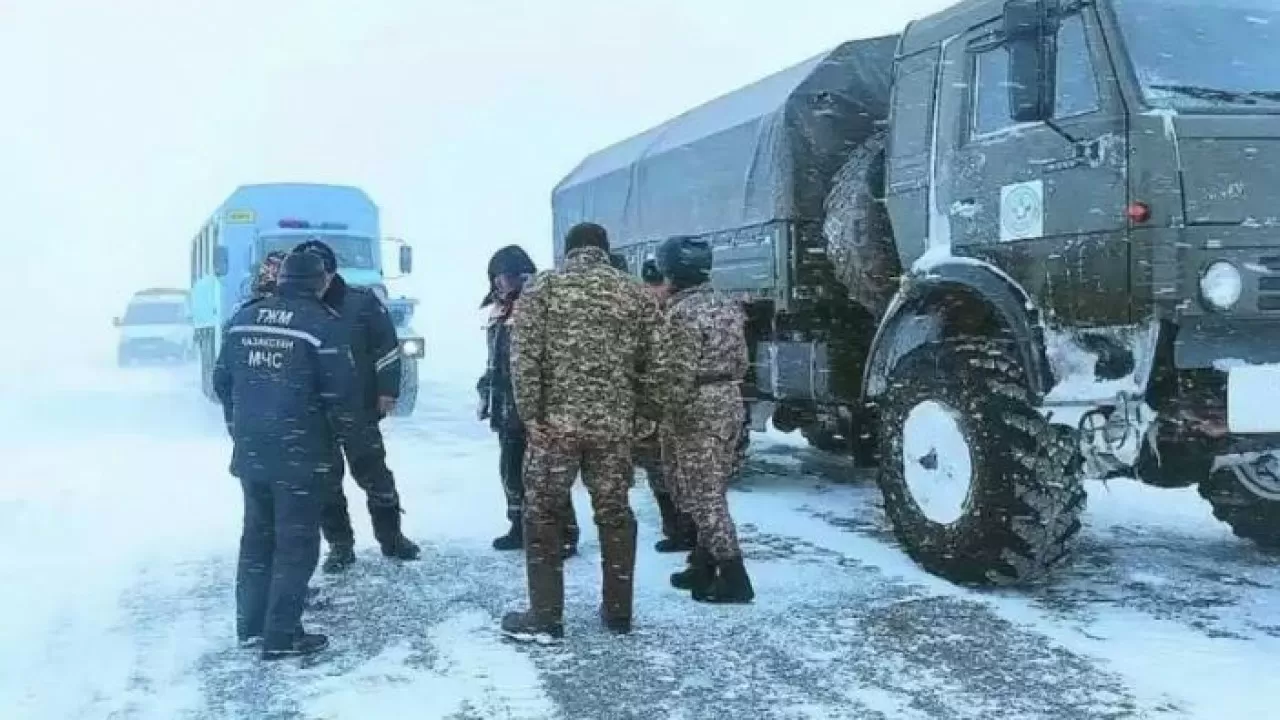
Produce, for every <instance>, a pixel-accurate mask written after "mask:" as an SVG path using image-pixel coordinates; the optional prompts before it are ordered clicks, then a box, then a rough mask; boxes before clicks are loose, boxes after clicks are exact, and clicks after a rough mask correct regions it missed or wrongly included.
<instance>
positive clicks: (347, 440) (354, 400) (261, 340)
mask: <svg viewBox="0 0 1280 720" xmlns="http://www.w3.org/2000/svg"><path fill="white" fill-rule="evenodd" d="M345 337H346V334H345V333H344V332H343V328H342V326H341V323H340V321H339V320H338V318H337V316H336V315H335V314H334V313H333V312H332V311H331V310H329V308H327V307H326V306H325V305H324V304H323V303H322V302H320V300H319V299H317V298H314V297H305V296H297V295H288V294H282V295H275V296H271V297H264V298H259V299H256V300H253V301H250V302H248V303H246V304H245V305H244V307H242V308H240V309H239V310H238V311H237V312H236V314H235V316H234V317H233V318H232V320H231V322H230V323H229V324H228V326H227V327H226V330H225V337H224V339H223V342H222V350H221V352H220V353H219V354H218V361H217V364H216V365H215V367H214V376H213V385H214V390H215V392H216V393H217V395H218V399H219V400H220V401H221V402H222V409H223V414H224V417H225V418H226V421H227V429H228V430H229V431H230V433H231V438H232V440H234V442H235V450H234V452H233V454H232V459H231V472H232V474H234V475H236V476H238V477H258V476H269V475H274V474H279V473H299V472H302V473H315V472H323V471H326V470H327V469H328V468H329V466H330V464H331V463H332V462H333V461H334V459H335V457H336V456H337V453H336V452H335V451H336V447H335V446H334V442H335V437H334V435H335V432H336V434H337V436H338V439H339V440H340V441H341V442H342V444H343V445H344V446H345V449H346V451H347V457H348V458H349V459H351V460H352V461H353V462H354V460H355V459H357V458H360V457H363V456H364V455H366V454H367V453H369V452H370V451H371V450H372V449H373V448H372V447H371V443H373V442H376V441H375V440H374V439H373V438H372V437H371V436H370V434H369V433H368V432H367V431H366V430H364V429H362V426H363V425H364V424H363V423H357V422H356V418H357V416H358V414H359V411H360V409H361V408H360V401H359V398H358V396H357V392H356V389H357V387H358V383H357V381H356V376H355V365H354V363H353V361H352V358H351V349H350V347H349V346H348V344H347V343H346V342H345Z"/></svg>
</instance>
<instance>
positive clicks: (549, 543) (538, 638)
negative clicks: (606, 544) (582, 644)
mask: <svg viewBox="0 0 1280 720" xmlns="http://www.w3.org/2000/svg"><path fill="white" fill-rule="evenodd" d="M524 536H525V568H526V570H527V573H528V579H529V609H528V610H523V611H519V612H509V613H507V614H506V615H504V616H503V618H502V633H503V634H504V635H506V636H507V637H508V638H511V639H512V640H516V641H519V642H537V643H551V642H555V641H557V640H560V639H561V638H563V637H564V622H563V617H564V558H563V557H562V556H561V552H562V548H563V544H562V542H561V540H560V528H559V527H558V526H557V525H555V524H551V525H531V524H526V525H525V530H524Z"/></svg>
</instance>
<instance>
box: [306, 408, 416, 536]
mask: <svg viewBox="0 0 1280 720" xmlns="http://www.w3.org/2000/svg"><path fill="white" fill-rule="evenodd" d="M369 432H372V433H375V434H377V435H378V442H377V447H378V450H377V452H375V453H372V454H370V455H368V456H366V457H364V458H361V460H360V463H359V464H357V465H352V466H351V477H353V478H355V481H356V485H359V486H360V489H361V490H364V493H365V504H366V506H367V507H368V509H369V518H370V520H372V523H373V535H374V538H375V539H376V540H377V541H378V542H379V543H380V544H384V545H385V544H388V543H391V542H394V541H395V539H396V536H398V535H399V534H400V495H399V493H397V492H396V479H395V476H394V475H392V473H391V468H389V467H387V454H386V451H385V450H384V449H383V445H382V436H381V432H380V431H379V430H378V427H377V424H376V423H374V425H373V428H371V429H370V430H369ZM332 465H333V467H332V472H331V473H330V474H329V480H328V483H327V485H328V492H326V493H324V495H325V497H324V507H323V510H322V512H321V520H320V528H321V530H323V532H324V539H325V542H327V543H329V545H331V546H332V545H348V546H349V545H354V544H355V530H354V528H352V527H351V514H350V512H349V511H348V510H347V496H346V493H344V492H343V491H342V480H343V458H342V454H341V453H340V452H338V453H335V457H334V460H333V463H332Z"/></svg>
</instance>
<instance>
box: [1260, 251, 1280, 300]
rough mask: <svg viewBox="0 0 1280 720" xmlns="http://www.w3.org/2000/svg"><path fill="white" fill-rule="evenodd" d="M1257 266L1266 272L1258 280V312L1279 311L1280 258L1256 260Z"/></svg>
mask: <svg viewBox="0 0 1280 720" xmlns="http://www.w3.org/2000/svg"><path fill="white" fill-rule="evenodd" d="M1258 265H1260V266H1261V267H1262V268H1265V269H1266V271H1267V274H1266V275H1263V276H1262V277H1260V278H1258V310H1259V311H1260V312H1278V311H1280V256H1273V257H1264V258H1258Z"/></svg>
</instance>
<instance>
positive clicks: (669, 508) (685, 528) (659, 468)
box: [631, 258, 697, 553]
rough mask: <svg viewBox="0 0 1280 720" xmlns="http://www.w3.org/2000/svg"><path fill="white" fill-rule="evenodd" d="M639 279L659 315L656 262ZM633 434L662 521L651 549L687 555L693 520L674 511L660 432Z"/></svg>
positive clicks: (661, 297)
mask: <svg viewBox="0 0 1280 720" xmlns="http://www.w3.org/2000/svg"><path fill="white" fill-rule="evenodd" d="M640 279H641V280H642V281H644V285H645V289H646V290H648V292H649V293H650V295H651V296H652V297H653V305H654V312H655V313H656V314H661V312H662V306H663V304H664V303H665V302H666V299H667V285H666V280H665V279H664V278H663V277H662V272H661V271H659V270H658V264H657V261H656V260H654V259H653V258H650V259H648V260H645V261H644V265H642V266H641V267H640ZM638 425H639V426H640V428H639V430H638V432H637V433H636V441H635V445H634V447H633V449H632V453H631V456H632V459H633V460H634V462H635V464H636V465H638V466H639V467H640V468H641V469H642V470H644V474H645V477H646V478H647V479H648V481H649V490H650V491H651V492H653V499H654V501H655V502H656V503H657V505H658V513H659V514H660V515H661V517H662V539H661V540H659V541H658V542H657V543H656V544H655V545H654V550H657V551H658V552H660V553H673V552H688V551H690V550H693V548H694V545H695V544H696V542H697V528H696V526H695V525H694V523H693V518H691V517H689V516H688V515H687V514H686V513H683V512H680V510H678V509H677V503H676V500H675V498H674V497H673V496H672V493H673V491H674V489H675V488H674V487H672V483H671V480H672V479H673V478H674V477H675V470H674V468H667V467H664V464H663V457H662V442H661V432H660V428H659V425H658V423H657V422H654V421H643V422H641V423H638Z"/></svg>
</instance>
